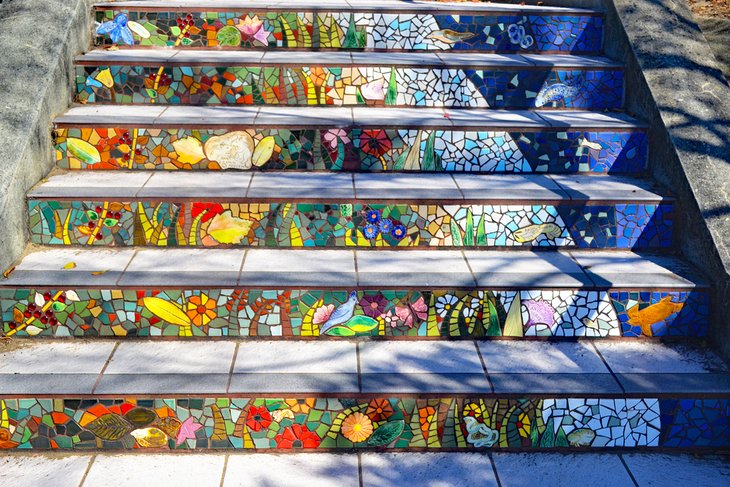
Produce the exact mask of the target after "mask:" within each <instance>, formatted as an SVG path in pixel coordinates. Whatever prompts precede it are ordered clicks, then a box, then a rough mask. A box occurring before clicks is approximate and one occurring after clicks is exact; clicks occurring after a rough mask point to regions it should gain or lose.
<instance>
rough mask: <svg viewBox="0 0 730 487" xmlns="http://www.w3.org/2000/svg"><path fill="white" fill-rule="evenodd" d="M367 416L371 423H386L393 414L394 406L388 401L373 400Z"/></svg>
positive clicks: (366, 412) (367, 410) (369, 405)
mask: <svg viewBox="0 0 730 487" xmlns="http://www.w3.org/2000/svg"><path fill="white" fill-rule="evenodd" d="M365 414H366V415H367V417H368V418H370V420H371V421H375V422H376V423H379V422H381V421H385V420H386V419H388V418H389V417H390V416H391V415H392V414H393V406H391V405H390V401H388V400H387V399H373V400H372V401H370V403H369V404H368V408H367V409H366V410H365Z"/></svg>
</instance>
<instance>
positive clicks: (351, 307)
mask: <svg viewBox="0 0 730 487" xmlns="http://www.w3.org/2000/svg"><path fill="white" fill-rule="evenodd" d="M356 304H357V293H356V292H355V291H352V292H351V293H350V297H349V299H348V300H347V301H346V302H345V303H344V304H342V305H340V306H338V307H337V309H335V310H334V311H333V312H332V314H331V315H330V318H329V319H328V320H327V321H326V322H325V323H324V324H323V325H322V327H321V328H320V330H319V333H320V334H323V333H324V332H325V331H327V330H329V329H330V328H332V327H334V326H337V325H341V324H342V323H346V322H347V321H348V320H349V319H350V318H352V315H354V314H355V305H356Z"/></svg>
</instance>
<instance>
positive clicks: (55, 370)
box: [0, 339, 115, 375]
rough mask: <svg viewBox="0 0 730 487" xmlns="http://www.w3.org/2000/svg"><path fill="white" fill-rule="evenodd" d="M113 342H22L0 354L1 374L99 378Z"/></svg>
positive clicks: (94, 340) (93, 340)
mask: <svg viewBox="0 0 730 487" xmlns="http://www.w3.org/2000/svg"><path fill="white" fill-rule="evenodd" d="M114 343H115V342H113V341H107V340H99V339H92V340H79V341H73V342H61V341H54V340H37V339H34V340H32V341H30V340H23V341H18V342H17V345H15V342H14V344H13V345H15V347H16V348H15V349H13V350H9V351H6V352H2V353H0V374H24V375H32V374H98V373H99V372H101V369H102V368H103V367H104V364H105V363H106V361H107V359H108V358H109V355H110V354H111V352H112V350H113V349H114Z"/></svg>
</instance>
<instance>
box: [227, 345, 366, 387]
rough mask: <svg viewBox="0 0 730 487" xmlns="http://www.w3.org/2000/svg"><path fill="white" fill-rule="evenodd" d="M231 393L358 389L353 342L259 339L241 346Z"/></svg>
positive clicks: (234, 369)
mask: <svg viewBox="0 0 730 487" xmlns="http://www.w3.org/2000/svg"><path fill="white" fill-rule="evenodd" d="M229 391H230V392H251V391H255V392H271V393H274V392H280V393H295V392H296V393H308V392H317V393H339V392H358V391H359V387H358V367H357V350H356V346H355V344H354V343H352V342H303V341H256V342H244V343H241V344H240V345H239V348H238V352H237V354H236V362H235V364H234V366H233V376H232V378H231V385H230V390H229Z"/></svg>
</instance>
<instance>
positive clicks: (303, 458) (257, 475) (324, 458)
mask: <svg viewBox="0 0 730 487" xmlns="http://www.w3.org/2000/svg"><path fill="white" fill-rule="evenodd" d="M359 485H360V483H359V473H358V459H357V455H336V454H332V453H319V454H315V455H310V454H301V453H300V454H291V455H272V454H266V453H252V454H244V455H231V456H230V457H229V458H228V463H227V464H226V473H225V476H224V479H223V483H222V484H221V487H250V486H262V487H263V486H272V487H273V486H286V487H314V486H316V487H358V486H359Z"/></svg>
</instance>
